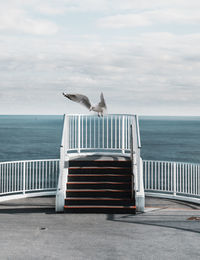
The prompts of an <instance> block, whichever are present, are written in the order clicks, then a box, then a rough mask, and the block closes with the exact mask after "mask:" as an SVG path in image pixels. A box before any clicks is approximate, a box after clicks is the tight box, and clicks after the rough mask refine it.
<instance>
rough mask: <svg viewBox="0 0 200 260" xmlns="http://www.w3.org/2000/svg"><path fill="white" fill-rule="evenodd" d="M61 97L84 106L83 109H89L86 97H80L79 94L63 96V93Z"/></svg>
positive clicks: (88, 101)
mask: <svg viewBox="0 0 200 260" xmlns="http://www.w3.org/2000/svg"><path fill="white" fill-rule="evenodd" d="M63 96H65V97H66V98H69V99H70V100H72V101H74V102H77V103H80V104H82V105H84V106H85V107H87V108H88V109H90V108H91V103H90V100H89V98H88V97H86V96H84V95H81V94H65V93H63Z"/></svg>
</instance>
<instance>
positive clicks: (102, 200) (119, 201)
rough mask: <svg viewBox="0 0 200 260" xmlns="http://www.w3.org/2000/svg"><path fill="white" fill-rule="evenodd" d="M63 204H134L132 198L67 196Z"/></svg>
mask: <svg viewBox="0 0 200 260" xmlns="http://www.w3.org/2000/svg"><path fill="white" fill-rule="evenodd" d="M65 205H74V206H75V205H76V206H78V205H93V206H95V205H101V206H103V205H106V206H108V205H110V206H116V205H117V206H134V205H135V200H134V199H132V200H131V199H120V198H67V199H65Z"/></svg>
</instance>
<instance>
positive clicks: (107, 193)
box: [66, 189, 131, 198]
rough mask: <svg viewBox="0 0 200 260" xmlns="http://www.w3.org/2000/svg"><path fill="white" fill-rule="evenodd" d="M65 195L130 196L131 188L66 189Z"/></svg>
mask: <svg viewBox="0 0 200 260" xmlns="http://www.w3.org/2000/svg"><path fill="white" fill-rule="evenodd" d="M66 197H67V198H68V197H71V198H72V197H84V198H85V197H90V198H130V197H131V190H111V189H101V190H94V189H89V190H83V189H78V190H67V191H66Z"/></svg>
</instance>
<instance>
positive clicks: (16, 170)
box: [0, 159, 59, 200]
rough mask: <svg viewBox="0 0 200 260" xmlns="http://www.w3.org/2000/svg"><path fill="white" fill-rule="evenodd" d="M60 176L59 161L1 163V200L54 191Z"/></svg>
mask: <svg viewBox="0 0 200 260" xmlns="http://www.w3.org/2000/svg"><path fill="white" fill-rule="evenodd" d="M58 176H59V159H46V160H28V161H11V162H1V163H0V200H1V199H2V198H3V197H4V196H5V195H12V194H23V195H25V194H27V193H32V192H39V193H43V192H47V191H49V192H50V191H52V192H54V194H55V191H56V188H57V183H58Z"/></svg>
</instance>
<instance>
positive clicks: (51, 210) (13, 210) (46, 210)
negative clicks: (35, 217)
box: [0, 207, 56, 214]
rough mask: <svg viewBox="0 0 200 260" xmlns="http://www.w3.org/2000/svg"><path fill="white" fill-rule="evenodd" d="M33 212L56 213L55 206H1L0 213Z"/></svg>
mask: <svg viewBox="0 0 200 260" xmlns="http://www.w3.org/2000/svg"><path fill="white" fill-rule="evenodd" d="M23 213H25V214H31V213H45V214H56V213H55V208H32V207H31V208H29V207H26V208H3V209H2V208H1V209H0V214H23Z"/></svg>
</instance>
